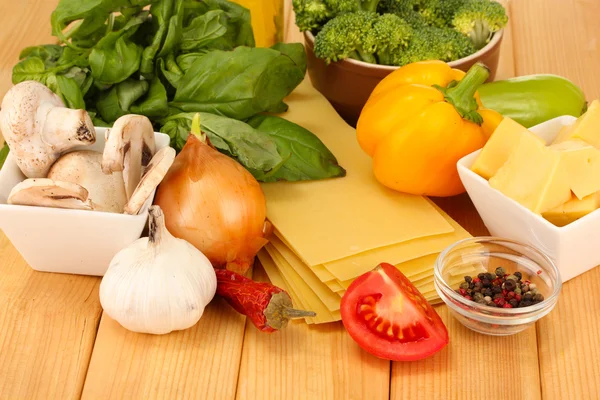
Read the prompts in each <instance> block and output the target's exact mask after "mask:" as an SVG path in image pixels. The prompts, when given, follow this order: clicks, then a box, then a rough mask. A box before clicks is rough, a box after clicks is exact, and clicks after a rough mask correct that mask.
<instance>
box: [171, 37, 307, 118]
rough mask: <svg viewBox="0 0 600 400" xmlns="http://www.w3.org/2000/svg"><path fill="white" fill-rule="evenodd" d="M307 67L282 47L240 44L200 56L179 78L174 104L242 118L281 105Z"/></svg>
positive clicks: (176, 106) (184, 108)
mask: <svg viewBox="0 0 600 400" xmlns="http://www.w3.org/2000/svg"><path fill="white" fill-rule="evenodd" d="M304 73H305V71H304V70H303V69H302V68H300V67H299V66H298V65H296V63H294V61H293V60H292V59H291V58H290V57H288V56H287V55H285V54H282V53H281V52H280V51H277V50H273V49H269V48H248V47H238V48H236V49H235V50H234V51H228V52H225V51H220V50H215V51H211V52H210V53H207V54H205V55H204V56H203V57H201V58H200V59H198V60H197V61H196V62H194V64H193V65H192V66H191V67H190V69H189V70H187V71H186V73H185V75H184V76H183V78H181V81H180V82H179V87H178V89H177V91H176V92H175V97H174V101H173V102H171V104H170V105H171V106H172V107H175V108H178V109H180V110H182V111H185V112H193V111H200V112H208V113H213V114H218V115H223V116H227V117H230V118H235V119H239V120H244V119H247V118H249V117H251V116H253V115H256V114H258V113H261V112H264V111H268V110H271V109H274V108H276V107H277V106H279V105H280V103H281V101H282V100H283V98H285V97H286V96H287V95H289V94H290V93H291V92H292V91H293V90H294V88H296V86H298V85H299V84H300V82H302V80H303V79H304Z"/></svg>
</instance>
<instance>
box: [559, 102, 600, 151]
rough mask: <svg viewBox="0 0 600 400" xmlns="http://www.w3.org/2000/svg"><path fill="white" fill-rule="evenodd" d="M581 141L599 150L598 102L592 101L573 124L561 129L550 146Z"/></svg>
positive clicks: (599, 114) (599, 112)
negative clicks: (574, 140) (568, 141)
mask: <svg viewBox="0 0 600 400" xmlns="http://www.w3.org/2000/svg"><path fill="white" fill-rule="evenodd" d="M571 139H581V140H583V141H584V142H587V143H589V144H591V145H592V146H594V147H596V148H598V149H600V101H598V100H594V101H592V104H590V106H589V108H588V109H587V111H586V112H585V114H583V115H582V116H581V117H579V118H578V119H577V121H575V123H574V124H572V125H569V126H565V127H563V128H562V129H561V130H560V132H559V133H558V136H557V137H556V139H554V141H553V142H552V144H555V143H561V142H565V141H567V140H571Z"/></svg>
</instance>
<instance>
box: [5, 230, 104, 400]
mask: <svg viewBox="0 0 600 400" xmlns="http://www.w3.org/2000/svg"><path fill="white" fill-rule="evenodd" d="M0 254H2V258H1V260H2V262H1V263H0V399H11V400H12V399H17V400H20V399H78V398H79V396H80V394H81V389H82V387H83V381H84V378H85V374H86V371H87V368H88V363H89V360H90V355H91V353H92V347H93V344H94V338H95V336H96V329H97V327H98V321H99V319H100V314H101V308H100V303H99V301H98V283H99V279H97V278H93V277H85V276H76V275H60V274H51V273H43V272H36V271H33V270H32V269H31V268H30V267H29V266H28V265H27V264H26V263H25V261H24V260H23V259H22V258H21V256H20V255H19V254H18V252H17V251H16V250H15V248H14V247H13V246H12V245H11V244H10V242H9V241H8V239H7V238H6V236H4V234H0Z"/></svg>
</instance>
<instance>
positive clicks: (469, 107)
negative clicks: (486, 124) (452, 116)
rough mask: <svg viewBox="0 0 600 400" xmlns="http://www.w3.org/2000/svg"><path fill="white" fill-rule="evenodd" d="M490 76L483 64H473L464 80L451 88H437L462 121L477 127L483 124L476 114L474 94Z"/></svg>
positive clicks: (479, 116)
mask: <svg viewBox="0 0 600 400" xmlns="http://www.w3.org/2000/svg"><path fill="white" fill-rule="evenodd" d="M489 76H490V70H489V69H488V67H486V66H485V65H484V64H483V63H481V62H478V63H476V64H474V65H473V66H472V67H471V68H470V69H469V71H468V72H467V74H466V75H465V76H464V78H463V79H462V80H461V81H460V82H458V84H457V85H456V86H454V87H452V88H440V87H437V89H438V90H440V91H441V92H442V93H444V99H445V100H446V101H447V102H448V103H450V104H452V105H453V106H454V108H455V109H456V111H457V112H458V113H459V114H460V116H461V117H463V118H464V119H466V120H468V121H471V122H474V123H476V124H478V125H481V124H482V123H483V118H482V117H481V115H480V114H479V113H478V112H477V101H476V100H475V97H474V96H475V92H476V91H477V89H478V88H479V86H481V85H482V84H483V83H484V82H485V81H486V80H487V78H488V77H489Z"/></svg>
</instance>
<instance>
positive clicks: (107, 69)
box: [89, 11, 148, 84]
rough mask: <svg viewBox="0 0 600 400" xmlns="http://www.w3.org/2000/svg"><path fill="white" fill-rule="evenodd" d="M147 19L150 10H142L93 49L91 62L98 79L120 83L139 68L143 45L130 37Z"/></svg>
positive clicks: (103, 81) (93, 72)
mask: <svg viewBox="0 0 600 400" xmlns="http://www.w3.org/2000/svg"><path fill="white" fill-rule="evenodd" d="M147 19H148V12H147V11H144V12H141V13H140V14H138V15H137V16H136V17H134V18H132V19H130V20H129V21H128V22H127V24H126V25H125V27H123V28H122V29H120V30H118V31H116V32H111V33H109V34H108V35H106V36H104V37H103V38H102V40H100V41H99V42H98V44H97V45H96V46H95V47H94V48H93V49H92V52H91V53H90V57H89V62H90V68H91V70H92V76H93V77H94V79H95V80H96V81H98V82H99V83H104V84H115V83H119V82H122V81H124V80H125V79H127V78H129V77H130V76H131V75H132V74H133V73H134V72H136V71H137V70H138V69H139V67H140V60H141V57H142V47H141V46H138V45H137V44H135V43H133V42H130V41H129V40H128V39H129V37H130V36H131V35H132V34H133V33H135V31H136V30H137V28H138V27H139V26H140V25H141V24H142V23H144V22H145V21H146V20H147Z"/></svg>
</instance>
